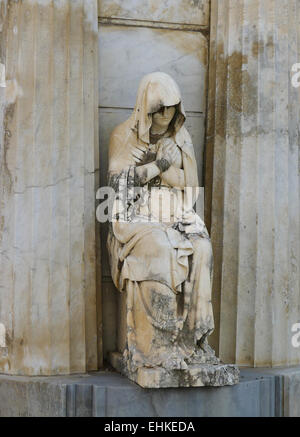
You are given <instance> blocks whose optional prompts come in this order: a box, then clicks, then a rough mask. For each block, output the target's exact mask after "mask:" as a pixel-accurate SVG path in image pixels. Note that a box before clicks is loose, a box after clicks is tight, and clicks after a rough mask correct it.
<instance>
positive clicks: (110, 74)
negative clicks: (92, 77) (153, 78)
mask: <svg viewBox="0 0 300 437" xmlns="http://www.w3.org/2000/svg"><path fill="white" fill-rule="evenodd" d="M207 52H208V45H207V40H206V38H205V37H204V36H203V35H202V34H201V33H200V32H187V31H178V30H162V29H150V28H141V27H126V26H107V25H105V26H101V25H100V27H99V102H100V105H101V106H105V107H116V108H132V107H134V105H135V100H136V93H137V84H138V83H139V82H140V80H141V79H142V77H143V76H144V75H145V74H148V73H152V72H154V71H163V72H165V73H168V74H170V75H171V76H172V77H173V78H174V79H175V80H176V82H177V83H178V85H179V88H180V90H181V92H182V97H183V103H184V107H185V110H187V111H195V112H202V113H205V107H206V87H207V84H206V77H207Z"/></svg>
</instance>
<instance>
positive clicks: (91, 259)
mask: <svg viewBox="0 0 300 437" xmlns="http://www.w3.org/2000/svg"><path fill="white" fill-rule="evenodd" d="M0 12H1V19H0V21H1V23H0V24H1V26H0V41H1V51H0V57H1V59H0V62H1V63H2V64H4V65H5V70H6V77H5V79H6V84H5V85H6V86H5V87H1V88H0V105H1V111H0V113H1V116H0V142H1V144H0V167H1V168H0V324H1V326H2V328H3V329H4V331H5V336H4V337H5V344H1V345H0V372H1V373H9V374H23V375H52V374H68V373H78V372H85V371H87V370H96V369H97V368H98V365H99V364H101V337H100V336H99V328H100V326H101V320H100V316H101V309H100V307H99V303H100V302H101V298H100V295H99V294H98V298H99V299H97V298H96V272H97V264H96V240H97V239H96V235H97V234H98V233H97V232H96V224H95V220H96V219H95V192H96V188H98V185H99V183H98V138H97V137H98V134H97V118H98V117H97V106H98V92H97V35H98V21H97V1H96V0H84V1H83V0H72V1H71V0H59V1H56V0H53V1H52V0H45V1H38V0H36V1H30V0H24V1H9V0H8V1H1V9H0ZM97 307H98V311H97ZM96 311H97V314H96ZM97 318H98V319H97Z"/></svg>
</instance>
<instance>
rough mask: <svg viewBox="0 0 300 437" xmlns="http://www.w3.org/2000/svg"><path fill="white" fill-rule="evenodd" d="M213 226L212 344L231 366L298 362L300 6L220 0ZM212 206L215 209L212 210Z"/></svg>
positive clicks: (211, 173)
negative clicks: (298, 66)
mask: <svg viewBox="0 0 300 437" xmlns="http://www.w3.org/2000/svg"><path fill="white" fill-rule="evenodd" d="M211 13H212V15H211V47H210V79H209V125H208V137H207V162H206V164H207V169H206V193H207V198H206V200H207V221H208V222H209V221H210V219H211V235H212V241H213V246H214V254H215V276H214V291H213V296H214V309H215V318H216V331H215V334H214V338H213V340H214V346H215V347H216V348H217V349H219V354H220V357H221V358H222V359H223V360H224V361H225V362H235V363H238V364H240V365H250V366H280V365H281V366H283V365H296V364H299V363H300V348H298V349H297V348H295V347H293V346H292V341H291V340H292V335H293V334H292V326H293V324H295V323H297V322H299V319H300V289H299V271H300V253H299V252H300V247H299V237H300V235H299V231H300V228H299V216H300V210H299V204H300V203H299V201H300V199H299V193H300V191H299V188H300V185H299V182H300V177H299V107H300V106H299V103H300V102H299V88H294V87H293V85H292V80H291V79H292V65H293V64H295V63H297V62H299V59H300V45H299V41H300V39H299V36H300V34H299V21H300V2H299V0H282V1H277V0H222V1H218V0H212V2H211ZM210 205H211V208H210Z"/></svg>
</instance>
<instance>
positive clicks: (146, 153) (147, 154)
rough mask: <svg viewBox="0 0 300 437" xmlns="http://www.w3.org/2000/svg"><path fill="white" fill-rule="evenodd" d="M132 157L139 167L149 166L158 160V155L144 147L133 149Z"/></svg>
mask: <svg viewBox="0 0 300 437" xmlns="http://www.w3.org/2000/svg"><path fill="white" fill-rule="evenodd" d="M131 153H132V157H133V160H134V162H135V163H136V165H137V166H139V165H144V164H149V162H153V161H155V159H156V153H154V152H153V151H151V150H149V149H146V147H144V146H139V147H132V152H131Z"/></svg>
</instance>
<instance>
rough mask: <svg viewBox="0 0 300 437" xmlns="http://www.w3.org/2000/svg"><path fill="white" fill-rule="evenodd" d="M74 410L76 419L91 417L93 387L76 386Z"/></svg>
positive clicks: (86, 385)
mask: <svg viewBox="0 0 300 437" xmlns="http://www.w3.org/2000/svg"><path fill="white" fill-rule="evenodd" d="M75 408H76V417H92V416H93V385H91V384H76V389H75Z"/></svg>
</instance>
